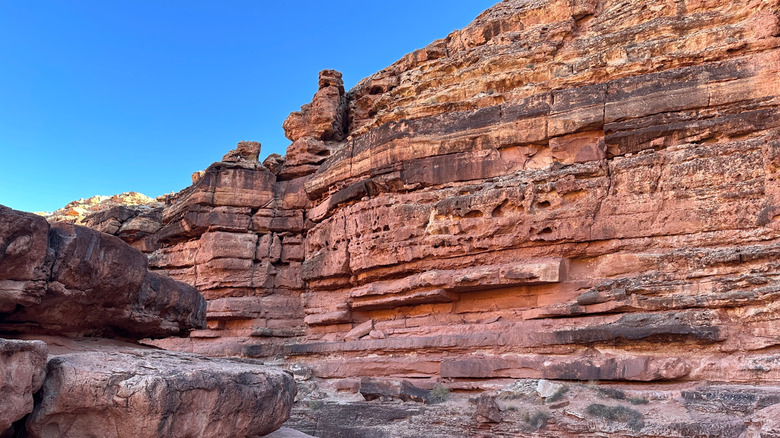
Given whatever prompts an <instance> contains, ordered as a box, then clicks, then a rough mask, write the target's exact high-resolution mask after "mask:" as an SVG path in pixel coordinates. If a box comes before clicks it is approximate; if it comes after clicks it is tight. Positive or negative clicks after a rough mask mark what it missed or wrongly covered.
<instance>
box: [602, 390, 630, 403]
mask: <svg viewBox="0 0 780 438" xmlns="http://www.w3.org/2000/svg"><path fill="white" fill-rule="evenodd" d="M597 391H598V393H599V395H600V396H602V397H606V398H612V399H615V400H625V399H626V393H625V392H623V390H622V389H617V388H599V389H597Z"/></svg>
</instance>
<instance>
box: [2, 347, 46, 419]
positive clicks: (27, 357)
mask: <svg viewBox="0 0 780 438" xmlns="http://www.w3.org/2000/svg"><path fill="white" fill-rule="evenodd" d="M47 354H48V349H47V348H46V344H45V343H43V342H40V341H14V340H6V339H0V433H2V432H3V431H4V430H6V429H8V428H9V427H11V424H12V423H13V422H14V421H17V420H20V419H21V418H22V417H24V416H25V415H27V414H29V413H30V412H32V410H33V394H34V393H35V392H37V391H38V390H39V389H41V385H43V377H44V375H45V374H44V369H45V367H46V355H47Z"/></svg>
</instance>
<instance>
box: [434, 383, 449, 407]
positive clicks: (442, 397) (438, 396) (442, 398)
mask: <svg viewBox="0 0 780 438" xmlns="http://www.w3.org/2000/svg"><path fill="white" fill-rule="evenodd" d="M449 398H450V390H449V388H447V387H446V386H443V385H436V386H434V387H433V389H432V390H431V395H430V396H429V401H430V402H431V403H432V404H436V403H444V402H446V401H447V400H448V399H449Z"/></svg>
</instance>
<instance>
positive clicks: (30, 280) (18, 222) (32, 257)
mask: <svg viewBox="0 0 780 438" xmlns="http://www.w3.org/2000/svg"><path fill="white" fill-rule="evenodd" d="M48 241H49V225H48V223H47V222H46V220H45V219H44V218H42V217H40V216H38V215H34V214H29V213H22V212H20V211H15V210H12V209H10V208H8V207H5V206H2V205H0V266H2V269H0V313H4V312H10V311H12V310H14V309H15V308H16V306H17V305H30V304H35V303H38V302H40V300H41V297H42V296H43V295H44V294H45V293H46V282H47V281H48V280H49V268H48V266H49V265H50V263H51V261H50V260H49V259H50V253H49V245H48Z"/></svg>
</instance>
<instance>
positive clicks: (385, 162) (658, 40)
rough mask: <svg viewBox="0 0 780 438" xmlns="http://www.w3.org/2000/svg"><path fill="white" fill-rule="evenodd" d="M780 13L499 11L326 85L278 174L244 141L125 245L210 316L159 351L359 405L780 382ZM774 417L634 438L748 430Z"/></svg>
mask: <svg viewBox="0 0 780 438" xmlns="http://www.w3.org/2000/svg"><path fill="white" fill-rule="evenodd" d="M645 3H646V4H645ZM776 6H777V5H776V2H775V1H774V0H749V1H745V2H713V1H703V0H679V1H678V0H674V1H673V0H664V1H658V2H644V3H642V2H640V3H639V4H638V3H636V2H628V1H625V0H534V1H524V0H509V1H504V2H501V3H499V4H497V5H496V6H494V7H493V8H491V9H489V10H488V11H486V12H485V13H483V14H482V15H480V16H479V17H478V18H477V19H476V20H475V21H474V22H473V23H472V24H470V25H469V26H468V27H466V28H465V29H463V30H459V31H455V32H453V33H452V34H450V35H449V36H448V37H446V38H445V39H442V40H438V41H435V42H434V43H432V44H430V45H428V46H427V47H425V48H423V49H421V50H418V51H415V52H413V53H411V54H409V55H407V56H405V57H404V58H402V59H401V60H399V61H398V62H396V63H395V64H393V65H391V66H389V67H388V68H386V69H384V70H382V71H381V72H379V73H377V74H375V75H373V76H371V77H369V78H367V79H365V80H363V81H362V82H360V83H359V84H358V85H357V86H356V87H355V88H354V89H352V90H351V91H349V92H345V91H344V89H343V84H342V82H341V79H340V76H339V75H338V74H337V73H336V72H333V71H324V72H322V73H321V75H320V80H319V90H318V92H317V94H316V95H315V96H314V98H313V101H312V103H311V104H307V105H304V107H302V109H301V111H300V112H296V113H293V114H292V115H291V116H290V118H289V119H288V120H287V121H286V122H285V126H284V128H285V133H286V135H287V136H288V138H289V139H290V140H291V141H292V142H293V143H292V144H291V145H290V148H289V149H288V153H287V155H286V156H285V157H280V156H271V157H269V158H268V159H266V160H265V161H264V162H263V164H260V163H259V162H256V161H255V158H254V157H255V155H254V149H253V148H254V146H252V147H251V148H250V147H248V146H247V145H243V146H242V145H239V147H238V148H237V151H239V152H236V153H229V154H228V156H226V158H224V159H223V161H222V162H219V163H215V164H213V165H212V166H210V167H209V168H208V169H206V170H205V171H204V172H203V173H201V174H198V176H197V178H196V181H195V183H194V184H193V186H191V187H190V188H188V189H185V190H184V191H182V192H181V193H179V194H177V195H175V196H172V197H171V198H169V199H168V200H167V201H166V205H165V206H164V207H163V208H162V210H161V211H160V212H159V216H158V217H159V222H158V223H157V224H156V225H152V224H149V226H148V227H147V229H149V230H153V229H155V228H159V229H157V231H153V232H150V234H148V235H145V236H144V237H143V238H141V241H142V243H138V242H139V241H133V240H132V238H131V239H128V240H129V241H133V242H134V244H135V245H136V246H137V247H139V248H142V249H143V250H144V251H145V252H146V253H147V254H149V257H150V267H151V268H152V269H154V270H160V271H162V272H164V273H166V274H167V275H170V276H171V277H172V278H174V279H177V280H181V281H185V282H187V283H189V284H190V285H192V286H194V287H197V288H198V289H199V290H200V291H201V292H202V293H203V294H204V295H205V296H206V298H207V299H208V300H209V301H210V304H209V307H208V309H209V311H208V315H207V319H208V321H207V328H206V329H204V330H198V331H195V332H193V333H192V334H191V336H190V337H189V338H186V339H164V340H159V341H153V343H154V344H155V345H158V346H164V347H166V348H172V349H180V350H185V351H191V352H200V353H207V354H216V355H241V356H247V357H255V358H268V359H269V360H271V358H276V357H279V356H282V357H284V358H285V360H286V361H287V362H288V363H294V364H295V366H296V367H297V366H305V367H308V369H310V370H311V373H312V374H313V375H314V376H315V378H319V379H328V380H332V381H333V382H340V381H343V382H346V383H343V384H340V383H339V385H343V387H345V388H349V387H351V386H353V383H354V379H356V378H359V377H383V378H387V377H391V378H403V379H413V380H414V381H415V382H416V384H423V383H426V382H427V383H434V382H444V383H446V384H447V385H448V388H450V389H451V390H453V391H463V392H466V391H480V390H490V389H491V388H493V385H494V382H499V381H504V380H505V379H540V378H543V379H555V380H567V381H572V380H574V381H577V380H599V381H614V382H632V383H633V384H643V385H645V384H647V385H655V384H660V383H664V384H670V385H671V384H685V385H693V387H697V386H696V385H697V383H699V382H702V381H713V382H729V383H731V384H761V385H766V386H767V387H769V388H772V387H773V385H776V384H777V382H778V381H780V367H778V366H777V363H778V362H777V360H776V359H777V356H778V354H780V353H779V352H780V332H779V331H778V329H777V320H778V308H777V295H778V293H779V292H780V278H779V276H780V265H778V261H777V258H778V257H777V256H778V254H780V189H779V187H780V185H778V182H777V181H778V174H779V173H780V118H779V116H778V115H779V114H780V111H779V107H778V106H779V105H780V100H779V99H780V98H779V96H780V89H778V85H777V84H780V80H779V79H780V15H778V10H777V7H776ZM258 147H259V145H258ZM242 150H251V151H252V153H243V155H242V153H241V152H240V151H242ZM236 157H244V158H240V159H239V158H236ZM106 217H108V216H106ZM106 220H109V221H110V219H106ZM100 223H101V222H100V221H96V222H95V223H93V224H92V225H93V226H96V227H99V226H102V225H100ZM28 277H30V278H33V277H34V276H32V274H30V275H28ZM25 278H27V277H25ZM26 281H33V280H26ZM335 384H336V383H334V385H335ZM313 400H317V399H316V398H313ZM485 403H486V404H484V405H483V406H482V407H481V408H480V412H481V414H480V415H481V418H483V419H488V420H489V419H490V418H493V417H495V415H494V414H495V411H496V409H494V406H493V404H492V402H489V401H486V402H485ZM593 404H603V403H595V402H594V403H593ZM764 408H765V409H770V408H771V406H764ZM583 409H584V410H583ZM583 409H581V410H578V411H576V413H574V414H572V415H574V416H577V415H580V414H582V415H586V414H587V412H586V411H587V406H584V407H583ZM593 409H596V410H599V409H602V411H600V412H602V413H604V412H607V413H609V412H612V414H614V415H618V416H619V415H622V414H621V412H623V414H625V412H624V411H622V410H620V409H619V408H615V409H618V411H614V410H610V409H607V410H606V411H604V410H603V409H604V408H599V407H596V408H593ZM675 409H677V408H675ZM344 412H346V413H344ZM583 412H585V413H584V414H583ZM766 412H771V410H770V411H766ZM721 413H723V412H721ZM342 414H343V415H345V416H350V415H352V414H350V413H349V412H348V410H347V411H343V412H342ZM342 414H339V415H342ZM612 414H609V415H612ZM377 415H385V414H384V413H377ZM387 415H389V416H393V415H395V414H392V413H390V414H387ZM398 415H401V414H398ZM609 415H608V416H609ZM626 415H628V414H626ZM632 415H633V414H632ZM767 415H769V414H766V413H764V414H761V415H759V414H758V411H756V412H752V411H751V414H750V415H749V416H748V415H746V416H743V417H741V418H739V419H737V420H735V423H734V424H733V425H732V423H729V422H728V421H727V422H726V423H723V425H722V426H723V427H724V429H722V430H720V432H717V431H716V432H712V431H710V432H707V431H704V430H702V431H699V432H696V431H695V430H694V429H686V428H690V427H696V425H697V424H698V423H699V422H698V420H697V418H694V417H695V416H693V417H689V418H688V420H685V421H687V422H685V421H684V422H683V423H684V425H683V426H680V427H681V429H679V430H678V429H675V430H671V429H668V428H667V429H664V428H663V427H662V426H663V425H661V426H658V427H659V428H651V429H647V430H646V432H647V433H648V434H651V435H649V436H681V435H680V434H684V433H689V432H690V433H692V434H693V435H696V434H700V435H701V434H705V435H706V434H707V433H710V434H712V433H721V434H725V436H728V435H729V434H731V433H732V432H733V433H734V435H733V436H738V435H739V434H740V433H742V432H744V431H746V430H759V429H756V428H760V427H764V426H760V424H763V423H761V422H762V421H764V420H761V418H765V417H766V416H767ZM382 418H384V417H382ZM577 418H580V417H577ZM767 418H768V417H767ZM475 421H476V420H475ZM681 421H682V420H681ZM729 421H730V420H729ZM746 422H747V423H746ZM748 423H749V424H750V426H749V427H748V428H747V429H745V428H744V427H747V426H744V425H745V424H748ZM480 424H481V426H480V427H482V428H483V429H489V430H493V431H495V432H496V433H499V432H501V433H503V432H502V430H503V429H501V427H502V426H500V425H501V424H502V423H500V422H499V423H495V424H498V426H491V425H493V424H494V423H492V422H491V421H486V422H484V423H480ZM635 424H639V423H635ZM645 424H650V422H646V423H645ZM659 424H660V423H659ZM767 424H769V423H767ZM732 426H733V427H735V428H736V429H733V430H732V429H730V428H731V427H732ZM743 426H744V427H743ZM571 427H572V428H573V429H572V428H569V429H567V430H569V432H567V433H571V434H573V435H572V436H580V435H576V434H577V433H579V432H578V431H584V432H583V433H596V432H598V433H601V432H603V433H604V434H612V435H613V436H617V434H620V433H628V432H625V430H623V429H620V430H619V429H615V428H609V427H607V426H600V427H601V429H599V430H600V431H601V432H599V431H596V430H594V429H581V425H576V424H575V425H573V426H571ZM648 427H650V426H648ZM653 427H655V426H653ZM766 427H767V428H768V427H770V426H766ZM772 427H773V426H772ZM626 430H630V428H629V429H626ZM697 430H698V429H697ZM767 430H769V429H767ZM305 431H306V432H311V429H307V430H305ZM639 431H640V432H636V431H634V432H631V433H636V434H640V433H641V431H642V428H639ZM681 431H683V432H681ZM686 431H687V432H686ZM334 433H335V432H334ZM507 433H509V432H507ZM523 433H532V432H529V431H525V432H523ZM533 433H535V432H533ZM652 434H655V435H652ZM379 436H381V435H379ZM550 436H556V435H550ZM557 436H566V435H557Z"/></svg>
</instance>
